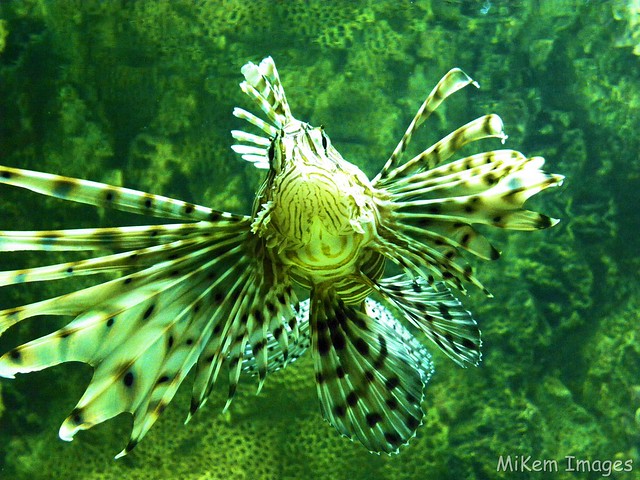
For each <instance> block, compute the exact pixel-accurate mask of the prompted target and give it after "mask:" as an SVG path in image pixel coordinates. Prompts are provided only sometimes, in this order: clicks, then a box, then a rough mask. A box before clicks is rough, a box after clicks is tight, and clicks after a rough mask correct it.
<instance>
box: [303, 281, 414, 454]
mask: <svg viewBox="0 0 640 480" xmlns="http://www.w3.org/2000/svg"><path fill="white" fill-rule="evenodd" d="M368 313H369V314H370V313H372V312H371V311H369V312H367V311H366V310H364V311H363V310H361V309H359V308H357V307H354V306H350V305H346V304H344V302H342V300H341V299H340V298H339V297H338V296H337V295H336V293H335V292H334V290H333V289H332V288H331V287H325V288H324V289H322V290H319V289H318V287H316V288H314V289H313V290H312V292H311V316H310V326H311V329H310V330H311V345H312V356H313V362H314V369H315V373H316V385H317V390H318V396H319V398H320V405H321V410H322V414H323V416H324V418H325V419H326V420H327V421H329V423H331V425H333V426H334V427H335V428H336V430H338V432H340V433H341V434H342V435H344V436H347V437H349V438H351V439H354V440H356V439H357V440H358V441H359V442H361V443H362V444H363V445H364V446H365V447H366V448H368V449H369V450H370V451H372V452H376V453H381V452H385V453H395V452H397V451H398V449H399V447H400V446H401V445H403V444H405V443H407V442H408V441H409V440H410V439H411V438H412V437H413V436H414V435H415V432H416V429H417V428H418V427H419V426H420V424H421V423H422V419H423V416H424V412H423V410H422V407H421V405H420V404H421V402H422V399H423V397H424V387H425V382H426V380H425V378H426V377H425V375H424V372H422V371H421V369H420V368H419V365H417V362H416V359H415V358H414V357H413V356H412V355H411V354H410V353H409V351H408V350H407V348H406V346H405V345H404V343H403V341H402V338H401V336H399V335H398V334H397V333H396V331H395V330H394V329H392V328H390V327H389V326H388V325H386V324H384V323H381V322H377V321H376V320H375V319H373V318H372V317H370V316H369V314H368Z"/></svg>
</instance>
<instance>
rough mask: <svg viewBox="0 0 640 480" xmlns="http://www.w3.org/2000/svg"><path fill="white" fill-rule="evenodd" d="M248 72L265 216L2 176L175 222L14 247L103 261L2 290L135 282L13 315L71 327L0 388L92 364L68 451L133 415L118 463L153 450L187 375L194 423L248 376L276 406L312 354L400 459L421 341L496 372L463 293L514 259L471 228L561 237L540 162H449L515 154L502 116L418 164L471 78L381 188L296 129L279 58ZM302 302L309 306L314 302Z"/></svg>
mask: <svg viewBox="0 0 640 480" xmlns="http://www.w3.org/2000/svg"><path fill="white" fill-rule="evenodd" d="M242 74H243V75H244V78H245V80H244V81H243V82H242V83H241V84H240V88H241V90H242V91H243V92H244V93H245V94H246V95H247V96H248V97H249V98H250V99H251V101H253V103H254V104H255V105H256V107H257V108H258V109H259V110H260V111H261V112H262V113H263V114H264V115H265V116H266V118H267V120H264V119H262V118H260V117H259V116H257V115H255V114H253V113H251V112H249V111H247V110H244V109H242V108H235V109H234V110H233V115H234V116H236V117H238V118H240V119H242V120H245V121H247V122H248V124H249V125H251V126H253V127H254V128H256V129H257V130H258V132H257V133H250V132H245V131H243V130H233V131H232V132H231V134H232V137H233V138H234V140H235V141H236V142H237V143H236V144H234V145H233V146H232V149H233V150H234V151H235V152H236V153H237V154H238V155H240V157H241V158H242V159H244V160H246V161H247V162H249V163H252V164H253V165H254V166H255V167H257V168H260V169H264V170H266V171H267V172H266V176H265V180H264V182H263V184H262V185H261V187H260V188H259V190H258V192H257V194H256V198H255V201H254V206H253V210H252V212H251V215H238V214H233V213H228V212H223V211H218V210H214V209H212V208H209V207H206V206H201V205H196V204H193V203H190V202H185V201H182V200H178V199H172V198H169V197H164V196H161V195H154V194H151V193H147V192H141V191H137V190H131V189H128V188H123V187H116V186H112V185H107V184H104V183H97V182H92V181H88V180H81V179H74V178H69V177H63V176H59V175H53V174H48V173H41V172H34V171H30V170H23V169H20V168H14V167H4V166H0V184H3V185H8V186H14V187H18V188H25V189H28V190H32V191H34V192H37V193H40V194H43V195H47V196H51V197H56V198H60V199H63V200H69V201H74V202H80V203H85V204H89V205H94V206H97V207H106V208H113V209H117V210H122V211H126V212H132V213H135V214H139V215H145V216H153V217H159V218H163V219H167V220H171V219H173V220H177V221H178V223H166V224H162V225H139V226H132V227H131V226H129V227H106V228H93V229H92V228H85V229H62V230H43V231H9V230H4V231H0V251H4V252H8V251H74V250H86V251H89V252H96V253H95V255H96V256H94V257H92V258H88V259H83V260H79V261H71V262H63V263H59V264H55V265H42V266H38V267H34V268H24V269H18V270H13V271H5V272H0V286H8V285H18V284H23V283H28V282H38V281H39V282H45V281H46V282H49V281H56V280H60V279H65V278H71V277H74V276H80V275H83V276H90V275H97V274H101V273H110V274H112V275H113V274H119V275H120V276H119V277H118V278H110V279H109V280H106V281H104V280H103V281H100V280H98V281H96V283H95V284H94V285H93V286H90V287H87V288H84V289H81V290H77V291H74V292H71V293H68V294H65V295H61V296H58V297H54V298H50V299H45V300H42V301H39V302H35V303H31V304H28V305H20V306H17V307H14V308H10V309H6V310H2V311H0V334H3V333H5V332H6V331H7V330H9V329H10V328H11V327H12V326H13V325H15V324H17V323H19V322H21V321H23V320H26V319H29V318H32V317H39V316H45V317H46V316H48V315H65V316H69V317H71V320H70V322H69V323H68V324H67V325H66V326H64V327H62V328H60V329H58V330H56V331H54V332H52V333H50V334H48V335H44V336H43V337H40V338H37V339H35V340H32V341H31V342H28V343H26V344H24V345H19V346H17V347H15V348H13V349H12V350H10V351H9V352H7V353H5V354H4V355H3V356H2V357H0V376H3V377H6V378H13V377H14V376H15V375H16V374H18V373H26V372H31V371H35V370H41V369H44V368H48V367H50V366H53V365H56V364H59V363H63V362H67V361H82V362H85V363H88V364H90V365H92V366H93V367H94V369H95V372H94V376H93V378H92V379H91V381H90V383H89V385H88V387H87V389H86V391H85V393H84V394H83V396H82V398H81V399H80V401H79V402H78V403H77V405H76V407H75V408H74V409H73V410H72V412H71V413H70V414H69V416H68V417H67V418H66V420H65V421H64V422H63V424H62V426H61V428H60V432H59V435H60V438H62V439H63V440H72V439H73V437H74V435H75V434H76V433H77V432H78V431H80V430H86V429H88V428H91V427H92V426H94V425H96V424H98V423H101V422H103V421H106V420H107V419H109V418H113V417H114V416H116V415H118V414H119V413H123V412H128V413H130V414H131V415H132V416H133V428H132V431H131V435H130V439H129V442H128V443H127V445H126V446H125V448H124V449H123V450H122V451H121V452H120V453H119V454H118V457H120V456H123V455H126V454H127V453H129V452H130V451H131V450H132V449H133V448H134V447H135V446H136V445H137V444H138V443H139V442H140V441H141V440H142V438H143V437H144V436H145V435H146V434H147V432H148V431H149V429H150V428H151V427H152V426H153V424H154V423H155V422H156V420H157V419H158V418H159V417H160V415H161V414H162V412H163V411H164V410H165V408H166V406H167V405H168V404H169V403H170V402H171V400H172V399H173V397H174V395H175V393H176V391H177V389H178V388H179V387H180V385H181V384H182V383H183V381H184V380H185V378H186V377H187V374H188V373H189V372H190V371H191V370H195V379H194V383H193V386H192V396H191V406H190V408H189V414H188V417H187V420H189V419H190V418H191V417H192V415H194V414H195V413H196V412H197V411H198V410H199V409H200V408H202V407H203V405H204V404H205V403H206V401H207V398H208V396H209V394H210V393H211V391H212V389H213V388H214V386H215V384H216V383H217V381H218V379H219V378H221V377H225V376H226V382H227V384H228V395H227V402H226V404H225V406H224V408H225V409H226V408H228V407H229V406H230V404H231V401H232V399H233V398H234V395H235V393H236V390H237V387H238V385H239V384H240V381H241V379H242V378H243V376H246V377H249V376H255V377H257V389H258V391H260V389H261V388H262V386H263V384H264V382H265V381H266V380H267V378H268V376H269V375H271V374H274V372H276V371H278V370H280V369H283V368H285V367H286V366H287V365H289V364H290V363H292V362H293V361H295V360H296V359H297V358H299V357H300V356H301V355H303V354H306V352H309V355H311V357H312V363H313V368H314V373H315V380H316V390H317V394H318V398H319V401H320V406H321V412H322V415H323V416H324V418H325V419H326V420H327V421H328V422H329V423H330V424H331V425H332V426H333V427H334V428H335V429H336V430H337V431H338V432H339V433H340V434H341V435H344V436H346V437H348V438H351V439H352V440H356V441H358V442H359V443H361V444H362V445H364V447H365V448H367V449H368V450H370V451H372V452H375V453H388V454H392V453H395V452H397V451H398V449H399V448H400V447H401V446H402V445H404V444H406V443H407V442H409V440H410V439H411V438H413V437H414V436H415V435H416V432H417V431H418V428H419V426H420V425H421V424H422V422H423V419H424V404H425V403H426V402H424V399H425V398H426V395H427V389H426V386H427V384H428V382H429V380H430V378H431V376H432V375H433V372H434V367H433V363H432V361H431V356H430V355H429V353H428V351H427V350H426V348H425V347H424V346H423V345H422V344H421V343H420V342H419V341H418V339H416V338H415V337H414V335H413V333H412V331H416V330H417V331H420V332H422V333H423V334H424V336H425V337H426V338H428V339H429V340H431V341H432V342H433V343H434V344H435V345H436V346H437V347H438V348H440V349H442V351H443V352H444V353H445V354H446V355H448V356H449V357H450V358H451V359H452V360H453V361H454V362H455V363H456V364H458V365H460V366H467V365H477V364H478V363H479V362H480V359H481V344H482V342H481V335H480V330H479V327H478V325H477V322H476V320H475V319H474V317H473V315H472V314H471V313H470V312H469V311H468V310H466V308H465V307H464V306H463V305H462V303H460V301H459V300H458V299H457V298H456V296H455V295H454V293H453V290H458V291H460V292H462V293H464V292H465V288H466V287H465V286H466V285H473V286H475V287H478V288H480V289H482V290H483V291H484V292H485V293H486V294H487V295H490V294H489V292H488V290H487V289H486V288H485V287H484V286H483V285H482V283H481V282H480V280H479V279H477V278H476V277H475V275H474V273H473V269H472V266H471V265H470V263H469V262H468V259H467V257H469V256H476V257H479V258H482V259H485V260H495V259H497V258H498V257H499V256H500V254H499V251H498V250H497V249H496V248H495V247H493V246H492V245H491V243H490V242H489V240H488V239H487V238H486V237H485V236H484V235H483V234H481V233H480V232H479V231H478V230H477V229H476V228H475V225H477V224H481V225H485V226H488V227H498V228H504V229H512V230H524V231H526V230H537V229H543V228H548V227H551V226H553V225H555V224H556V223H557V220H555V219H552V218H549V217H547V216H545V215H543V214H539V213H537V212H533V211H529V210H526V209H525V208H524V207H523V204H524V203H525V202H526V201H527V199H528V198H530V197H531V196H532V195H535V194H536V193H538V192H540V191H542V190H544V189H546V188H549V187H553V186H558V185H560V184H561V183H562V180H563V177H562V176H561V175H555V174H548V173H545V172H544V171H542V167H543V164H544V160H543V159H542V158H540V157H527V156H525V155H523V154H522V153H520V152H518V151H516V150H510V149H504V148H503V149H500V150H493V151H486V152H481V153H477V154H474V155H471V156H467V157H464V158H460V159H454V160H453V161H449V160H450V159H451V158H452V157H453V156H454V155H455V153H456V152H457V151H458V150H459V149H460V148H461V147H463V146H464V145H468V144H471V143H474V142H478V141H480V140H483V139H487V138H497V139H499V140H501V141H502V142H503V143H504V141H505V140H506V138H507V137H506V135H505V134H504V132H503V124H502V120H501V119H500V117H499V116H497V115H495V114H490V115H485V116H482V117H480V118H478V119H476V120H473V121H471V122H469V123H467V124H466V125H463V126H462V127H460V128H458V129H456V130H454V131H453V132H452V133H450V134H449V135H446V136H445V137H444V138H442V139H441V140H439V141H437V142H436V143H434V144H433V145H431V146H430V147H428V148H426V149H424V150H423V151H422V152H420V153H418V154H417V155H415V156H413V157H412V158H411V159H409V160H408V161H404V162H403V161H402V158H403V156H404V154H405V152H406V149H407V147H408V145H409V143H410V141H411V139H412V138H413V135H414V133H415V131H416V130H417V128H418V127H419V126H420V125H421V124H422V123H423V122H424V121H425V120H426V119H427V118H428V117H429V116H430V115H431V114H432V113H433V112H434V111H435V110H436V108H437V107H438V106H439V105H440V104H441V103H442V102H443V101H445V100H446V99H447V97H449V96H450V95H452V94H453V93H455V92H457V91H458V90H460V89H461V88H464V87H465V86H468V85H474V86H476V87H478V84H477V83H476V82H474V81H473V80H472V79H471V78H470V77H469V76H467V75H466V74H465V73H464V72H462V70H460V69H457V68H455V69H452V70H451V71H450V72H448V73H447V74H446V75H445V76H444V77H443V78H442V79H441V80H440V82H438V84H437V85H436V86H435V87H434V89H433V90H432V91H431V93H430V94H429V95H428V96H427V98H426V100H425V101H424V103H423V104H422V105H421V106H420V108H419V109H418V112H417V113H416V114H415V116H414V118H413V120H412V121H411V123H410V124H409V127H408V128H407V130H406V132H405V133H404V135H403V136H402V138H401V140H400V142H399V143H398V145H397V146H396V148H395V149H394V150H393V152H392V154H391V155H390V157H389V158H388V159H387V160H386V162H385V163H384V165H383V167H382V169H381V171H380V173H378V175H376V176H375V177H374V178H373V179H372V180H369V179H368V178H367V177H366V175H365V174H364V173H363V172H362V171H361V170H360V169H359V168H358V167H356V166H355V165H353V164H351V163H349V162H347V161H346V160H345V159H344V158H342V156H341V155H340V153H339V152H338V150H337V149H336V148H335V147H334V146H333V145H332V143H331V141H330V139H329V137H328V135H327V133H326V132H325V131H324V129H323V128H322V127H313V126H311V125H309V124H308V123H305V122H302V121H299V120H297V119H296V118H295V117H293V115H292V114H291V109H290V107H289V104H288V102H287V98H286V96H285V92H284V88H283V87H282V84H281V81H280V77H279V75H278V71H277V69H276V67H275V64H274V62H273V60H272V59H271V57H267V58H265V59H263V60H262V61H261V62H260V63H259V64H254V63H252V62H249V63H247V64H246V65H244V66H243V67H242ZM446 162H448V163H446ZM105 250H107V253H106V254H105ZM397 267H399V268H400V270H401V272H402V273H400V274H397V270H398V268H397ZM391 272H393V274H391ZM296 292H305V293H306V296H308V298H307V297H303V298H302V302H300V301H299V299H298V294H297V293H296ZM392 311H393V312H394V313H392ZM405 325H407V326H410V327H411V328H407V327H406V326H405Z"/></svg>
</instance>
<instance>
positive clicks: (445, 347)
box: [376, 275, 482, 367]
mask: <svg viewBox="0 0 640 480" xmlns="http://www.w3.org/2000/svg"><path fill="white" fill-rule="evenodd" d="M376 290H377V291H378V293H380V295H382V296H383V297H384V298H385V299H387V300H389V301H390V302H391V303H392V304H393V305H394V306H395V307H396V308H398V310H399V311H400V312H402V313H403V314H404V316H405V318H406V319H407V320H408V321H409V323H411V324H412V325H413V326H414V327H416V328H417V329H418V330H420V331H422V332H424V333H425V334H426V336H427V338H429V339H430V340H431V341H433V343H435V344H436V345H437V346H438V347H439V348H440V349H441V350H442V351H443V352H444V353H445V354H447V356H448V357H449V358H451V359H452V360H453V361H454V362H456V363H457V364H458V365H460V366H461V367H466V366H467V365H474V366H475V365H478V364H479V363H480V359H481V352H480V348H481V346H482V341H481V339H480V329H479V328H478V324H477V323H476V321H475V320H474V318H473V317H472V316H471V313H470V312H468V311H467V310H466V309H465V308H464V307H463V305H462V304H461V303H460V301H458V299H456V298H455V297H454V296H453V294H452V293H451V291H450V290H449V289H448V288H447V287H446V286H445V285H444V284H442V283H436V284H435V285H434V286H433V287H432V286H429V285H426V284H425V283H424V281H423V280H422V279H421V278H415V279H413V280H412V279H410V278H408V277H406V276H405V275H397V276H395V277H389V278H385V279H383V280H380V281H378V282H377V288H376Z"/></svg>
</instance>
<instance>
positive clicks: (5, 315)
mask: <svg viewBox="0 0 640 480" xmlns="http://www.w3.org/2000/svg"><path fill="white" fill-rule="evenodd" d="M0 178H1V179H2V181H3V183H7V184H11V185H14V186H18V187H23V188H28V189H31V190H34V191H37V192H39V193H43V194H46V195H51V196H57V197H60V198H65V199H68V200H75V201H80V202H83V203H93V204H96V205H103V203H101V201H100V199H101V198H102V199H104V194H105V192H112V193H113V197H110V198H109V200H110V202H111V206H114V207H115V208H120V209H122V210H127V211H132V212H135V213H146V214H158V215H159V216H168V217H178V218H184V217H188V218H189V219H190V220H192V221H193V223H185V224H173V225H158V226H135V227H121V228H98V229H75V230H55V231H53V230H52V231H32V232H7V231H3V232H0V251H16V250H60V251H64V250H89V251H96V250H100V251H101V252H102V251H104V250H109V251H112V252H114V253H111V254H108V255H102V256H96V257H94V258H89V259H83V260H79V261H75V262H65V263H61V264H56V265H46V266H40V267H35V268H27V269H21V270H14V271H5V272H0V286H3V285H11V284H17V283H25V282H37V281H51V280H58V279H65V278H69V277H73V276H76V275H98V274H103V273H110V274H120V275H122V276H120V277H119V278H113V277H112V279H110V280H108V281H104V280H102V281H101V283H100V282H99V283H97V284H96V285H94V286H92V287H88V288H85V289H82V290H78V291H73V292H71V293H68V294H65V295H61V296H59V297H55V298H49V299H45V300H42V301H39V302H35V303H32V304H29V305H22V306H18V307H14V308H11V309H6V310H3V311H0V334H2V333H3V332H4V331H6V330H7V329H8V328H10V327H11V326H13V325H15V324H16V323H18V322H21V321H23V320H27V319H30V318H33V317H46V316H49V315H64V316H70V317H72V321H71V322H70V323H69V324H67V325H66V326H64V327H62V328H61V329H59V330H57V331H55V332H52V333H50V334H48V335H45V336H43V337H41V338H38V339H35V340H33V341H31V342H28V343H26V344H25V345H21V346H18V347H16V348H14V349H13V350H11V351H9V352H7V353H6V354H4V355H3V356H2V357H0V376H3V377H7V378H13V377H14V376H15V375H16V374H17V373H27V372H32V371H37V370H42V369H45V368H48V367H51V366H53V365H57V364H60V363H63V362H70V361H80V362H84V363H88V364H89V365H92V366H93V367H94V375H93V378H92V380H91V382H90V383H89V385H88V387H87V390H86V391H85V393H84V395H83V396H82V398H81V399H80V401H79V402H78V404H77V405H76V407H75V408H74V410H73V411H72V412H71V414H70V415H69V417H68V418H67V419H66V420H65V421H64V423H63V424H62V426H61V428H60V437H61V438H62V439H64V440H71V439H72V438H73V437H74V435H75V434H76V433H77V432H78V431H79V430H85V429H88V428H91V427H92V426H94V425H96V424H99V423H101V422H103V421H105V420H107V419H109V418H112V417H114V416H116V415H118V414H120V413H122V412H129V413H131V414H133V430H132V433H131V438H130V441H129V443H128V445H127V446H126V448H125V449H124V450H123V451H122V452H121V453H120V455H119V456H121V455H124V454H126V453H127V452H129V451H130V450H131V449H132V448H133V447H134V446H135V445H136V444H137V443H138V442H139V441H140V440H141V439H142V438H143V437H144V435H145V434H146V433H147V431H148V430H149V429H150V428H151V426H152V425H153V424H154V422H155V421H156V420H157V418H158V417H159V415H160V414H161V413H162V411H163V410H164V408H165V407H166V406H167V404H168V403H169V402H170V401H171V400H172V398H173V396H174V395H175V392H176V391H177V389H178V387H179V386H180V384H181V383H182V382H183V381H184V379H185V377H186V375H187V374H188V373H189V371H190V370H191V369H192V368H193V366H194V365H196V364H198V365H199V368H198V370H199V371H200V372H202V368H200V367H201V366H202V365H209V364H210V363H211V360H210V359H211V358H213V356H212V355H213V354H212V352H213V353H215V359H216V360H215V362H213V364H214V365H215V369H216V372H217V371H218V370H219V369H220V367H221V366H222V365H223V364H225V363H226V364H228V365H229V366H230V367H232V368H230V376H229V382H230V389H229V390H230V393H229V398H230V399H231V398H232V397H233V392H234V391H235V388H236V384H237V382H238V377H239V375H240V373H241V369H240V368H239V365H241V362H242V352H244V350H245V348H250V349H251V355H252V358H253V359H254V362H255V369H256V371H257V372H258V376H259V387H260V386H261V385H262V384H263V382H264V380H265V377H266V374H267V372H268V371H270V369H269V357H268V355H267V352H266V350H265V349H264V348H263V347H264V346H265V345H266V344H267V343H268V341H269V340H270V339H273V340H274V341H275V342H276V345H274V346H273V351H274V352H275V351H276V350H277V349H278V348H279V351H278V353H277V354H278V355H280V356H282V358H284V359H285V360H286V359H287V357H288V346H289V344H295V339H296V338H297V335H298V327H297V322H296V320H295V311H294V309H293V306H294V305H295V304H296V302H297V301H296V299H295V294H294V293H293V292H292V289H291V286H290V281H289V279H288V278H287V277H286V276H285V275H284V274H283V273H282V272H279V271H276V270H275V267H274V266H273V265H272V264H271V263H270V261H269V260H268V259H267V258H265V257H264V255H262V254H264V252H263V251H262V250H261V248H260V244H259V242H258V240H257V239H256V237H254V236H253V235H251V234H250V221H249V217H243V216H237V215H232V214H227V213H225V212H215V211H213V210H210V209H206V208H204V207H203V209H200V208H199V207H197V206H193V208H189V209H188V210H189V211H188V212H186V211H185V206H188V205H189V204H185V203H184V202H179V201H173V200H171V199H166V198H165V197H155V196H151V195H148V194H145V193H143V192H135V191H131V190H127V189H120V188H118V187H111V186H108V185H103V184H96V183H94V182H86V181H83V180H76V179H65V178H63V177H58V176H54V175H48V174H40V173H38V172H29V171H25V170H20V169H10V168H6V167H0ZM63 184H64V185H66V186H65V187H64V188H63ZM136 199H137V200H136ZM141 199H152V204H151V206H150V207H147V206H145V205H144V202H142V203H138V204H137V206H136V204H135V202H136V201H139V200H141ZM162 202H165V203H164V206H162ZM140 206H142V208H139V207H140ZM235 365H237V366H238V367H235ZM196 377H197V378H198V379H199V378H200V376H199V375H196ZM204 378H205V379H208V378H209V377H204ZM211 385H212V382H211V383H210V384H207V383H205V386H207V387H210V386H211ZM201 386H202V382H201V381H200V380H198V381H197V384H196V385H194V396H197V397H198V398H199V399H200V403H202V401H203V399H202V395H201V394H203V393H207V394H208V393H209V391H210V388H205V389H200V387H201ZM193 411H194V410H192V412H193Z"/></svg>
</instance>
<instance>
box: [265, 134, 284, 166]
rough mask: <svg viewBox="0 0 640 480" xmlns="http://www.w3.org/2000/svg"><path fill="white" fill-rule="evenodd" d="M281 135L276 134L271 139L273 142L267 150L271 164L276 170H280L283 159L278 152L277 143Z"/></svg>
mask: <svg viewBox="0 0 640 480" xmlns="http://www.w3.org/2000/svg"><path fill="white" fill-rule="evenodd" d="M279 138H280V135H279V134H278V135H276V136H275V137H274V138H272V139H271V143H270V144H269V150H267V157H268V159H269V166H270V167H271V168H272V169H273V170H275V171H276V172H279V171H280V168H281V160H280V155H279V154H278V152H276V144H277V143H278V139H279Z"/></svg>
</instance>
